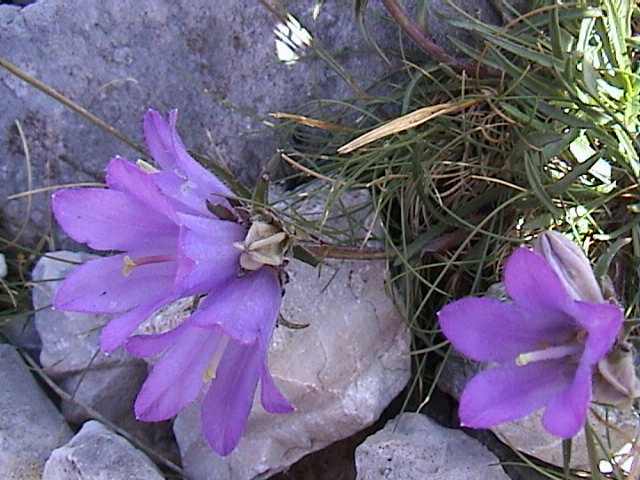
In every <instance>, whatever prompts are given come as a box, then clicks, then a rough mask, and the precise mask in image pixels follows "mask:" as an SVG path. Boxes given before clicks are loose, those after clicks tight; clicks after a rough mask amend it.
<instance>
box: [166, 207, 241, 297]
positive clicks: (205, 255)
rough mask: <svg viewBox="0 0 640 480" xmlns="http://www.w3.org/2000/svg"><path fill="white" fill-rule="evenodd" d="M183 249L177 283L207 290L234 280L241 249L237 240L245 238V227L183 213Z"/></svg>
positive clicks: (181, 216) (193, 289) (198, 289)
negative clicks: (237, 246)
mask: <svg viewBox="0 0 640 480" xmlns="http://www.w3.org/2000/svg"><path fill="white" fill-rule="evenodd" d="M180 222H181V224H182V229H181V232H180V252H181V257H180V258H179V266H178V278H177V280H176V282H177V284H178V285H180V286H181V287H183V288H185V289H188V290H189V291H194V292H205V291H207V290H211V289H214V288H216V287H217V286H219V285H220V284H222V283H226V282H229V281H231V279H232V278H233V277H235V276H236V275H237V274H238V271H239V269H240V264H239V258H240V251H239V250H238V249H237V248H235V247H234V246H233V243H234V242H239V241H242V240H243V239H244V236H245V229H244V228H243V227H242V226H240V225H238V224H236V223H233V222H226V221H223V220H214V219H211V218H204V217H194V216H191V215H180Z"/></svg>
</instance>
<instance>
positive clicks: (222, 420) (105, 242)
mask: <svg viewBox="0 0 640 480" xmlns="http://www.w3.org/2000/svg"><path fill="white" fill-rule="evenodd" d="M176 120H177V113H176V112H175V111H172V112H171V113H170V114H169V116H168V120H167V119H165V118H163V117H162V116H161V115H160V114H159V113H158V112H156V111H149V112H148V113H147V114H146V115H145V118H144V134H145V140H146V143H147V146H148V148H149V151H150V153H151V156H152V157H153V159H154V161H155V162H156V164H157V166H158V168H155V167H152V166H151V165H149V164H147V163H144V162H138V163H137V164H135V163H131V162H129V161H127V160H126V159H124V158H121V157H116V158H114V159H113V160H111V162H110V163H109V165H108V167H107V176H106V183H107V187H108V188H79V189H66V190H60V191H58V192H56V193H55V194H54V195H53V197H52V200H53V211H54V215H55V217H56V220H57V221H58V223H59V224H60V226H61V227H62V228H63V229H64V231H65V232H66V233H67V234H68V235H69V236H70V237H71V238H73V239H74V240H76V241H78V242H81V243H86V244H87V245H88V246H89V247H91V248H92V249H95V250H101V251H108V252H113V251H116V252H120V253H116V254H114V255H110V256H107V257H101V258H98V259H96V260H92V261H90V262H87V263H85V264H83V265H81V266H79V267H78V268H76V269H75V270H74V271H73V272H72V273H71V274H70V275H69V276H68V277H67V278H66V279H65V280H64V282H63V283H62V284H61V286H60V288H59V289H58V291H57V293H56V296H55V299H54V308H56V309H59V310H69V311H76V312H90V313H107V314H113V315H114V318H113V319H112V320H111V321H110V323H109V324H108V325H107V326H106V327H105V328H104V329H103V331H102V334H101V337H100V344H101V348H102V350H103V351H104V352H107V353H108V352H112V351H114V350H115V349H117V348H119V347H120V346H124V347H125V348H126V349H127V350H128V351H129V352H130V353H131V354H132V355H135V356H139V357H148V356H155V355H160V354H161V357H160V359H159V361H158V362H157V363H156V364H155V366H154V367H153V370H152V372H151V373H150V375H149V377H148V378H147V380H146V381H145V383H144V385H143V386H142V389H141V391H140V393H139V395H138V397H137V399H136V402H135V413H136V417H137V418H138V419H140V420H143V421H160V420H165V419H169V418H171V417H173V416H175V415H176V414H177V413H178V412H179V411H180V410H181V409H183V408H184V407H185V406H186V405H188V404H189V403H191V402H193V401H194V400H195V399H196V398H197V397H198V395H199V394H200V392H201V390H202V389H203V387H206V388H207V391H206V394H205V396H204V399H203V403H202V430H203V433H204V436H205V438H206V439H207V441H208V443H209V445H210V446H211V448H212V449H213V450H215V451H216V452H217V453H219V454H220V455H227V454H229V453H230V452H231V451H232V450H233V449H234V448H235V446H236V445H237V443H238V441H239V440H240V437H241V435H242V432H243V430H244V428H245V425H246V421H247V417H248V415H249V412H250V410H251V406H252V404H253V398H254V395H255V391H256V388H257V385H258V382H260V392H261V402H262V405H263V407H264V408H265V410H267V411H269V412H272V413H286V412H290V411H292V409H293V408H292V406H291V405H290V404H289V402H288V401H287V400H286V399H285V398H284V396H283V395H282V394H281V393H280V391H279V390H278V389H277V387H276V385H275V383H274V380H273V378H272V377H271V375H270V373H269V370H268V367H267V350H268V347H269V343H270V339H271V335H272V333H273V329H274V327H275V323H276V320H277V317H278V314H279V311H280V303H281V298H282V288H281V285H280V276H279V272H278V267H279V266H280V264H281V263H282V248H284V244H285V240H286V235H285V234H284V233H283V232H280V231H279V230H278V228H277V226H275V225H272V224H270V223H268V222H262V221H254V222H253V223H251V222H250V221H248V219H247V218H246V215H242V212H240V211H238V209H237V208H234V207H233V206H232V205H231V203H230V202H229V198H230V197H232V193H231V191H230V190H229V189H228V188H227V187H226V186H225V185H224V184H223V183H222V182H221V181H220V180H219V179H217V178H216V177H215V176H214V175H212V174H211V173H210V172H209V171H207V170H206V169H205V168H203V167H202V166H201V165H200V164H199V163H197V162H196V161H195V160H194V159H193V158H192V157H191V156H190V155H189V154H188V152H187V150H186V148H185V146H184V144H183V142H182V140H181V139H180V137H179V135H178V133H177V131H176ZM212 212H223V213H224V214H223V215H222V214H220V213H218V214H214V213H212ZM195 295H198V296H200V297H202V298H201V301H200V303H199V305H198V308H197V310H196V311H195V312H193V313H192V314H191V316H190V317H189V318H188V319H187V320H185V321H184V322H183V323H182V324H181V325H179V326H178V327H177V328H175V329H173V330H170V331H168V332H165V333H162V334H158V335H135V332H136V330H137V329H138V327H139V326H140V324H141V323H143V322H144V321H145V320H146V319H148V318H149V317H150V316H151V315H152V314H153V313H154V312H156V311H157V310H159V309H161V308H163V307H164V306H166V305H169V304H171V303H173V302H175V301H177V300H178V299H180V298H184V297H191V296H195Z"/></svg>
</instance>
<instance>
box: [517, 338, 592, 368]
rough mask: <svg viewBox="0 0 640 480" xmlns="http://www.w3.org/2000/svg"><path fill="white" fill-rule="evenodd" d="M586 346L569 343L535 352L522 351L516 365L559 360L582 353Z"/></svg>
mask: <svg viewBox="0 0 640 480" xmlns="http://www.w3.org/2000/svg"><path fill="white" fill-rule="evenodd" d="M583 348H584V346H583V345H580V344H577V343H573V344H568V345H560V346H558V347H550V348H544V349H542V350H535V351H533V352H527V353H521V354H520V355H518V356H517V357H516V365H518V366H519V367H524V366H525V365H528V364H530V363H532V362H540V361H543V360H557V359H559V358H564V357H569V356H571V355H575V354H576V353H580V352H581V351H582V350H583Z"/></svg>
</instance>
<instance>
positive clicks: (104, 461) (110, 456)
mask: <svg viewBox="0 0 640 480" xmlns="http://www.w3.org/2000/svg"><path fill="white" fill-rule="evenodd" d="M63 479H64V480H133V479H135V480H162V479H163V477H162V475H161V474H160V472H159V471H158V469H157V468H156V466H155V465H154V464H153V463H152V462H151V460H149V459H148V458H147V457H146V455H145V454H144V453H142V452H141V451H140V450H137V449H136V448H134V447H133V446H132V445H131V444H130V443H129V442H127V441H126V440H125V439H124V438H122V437H120V436H118V435H116V434H115V433H113V432H111V431H110V430H108V429H107V428H105V427H104V426H103V425H102V424H101V423H99V422H96V421H90V422H87V423H85V424H84V425H83V426H82V429H81V430H80V431H79V432H78V433H77V434H76V435H75V436H74V437H73V438H72V439H71V441H70V442H69V443H67V444H66V445H64V446H62V447H60V448H58V449H56V450H55V451H54V452H53V454H52V455H51V457H50V458H49V460H47V464H46V465H45V468H44V474H43V475H42V480H63Z"/></svg>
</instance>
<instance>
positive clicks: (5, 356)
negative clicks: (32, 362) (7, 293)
mask: <svg viewBox="0 0 640 480" xmlns="http://www.w3.org/2000/svg"><path fill="white" fill-rule="evenodd" d="M0 385H2V388H0V478H2V479H6V480H39V479H40V475H41V474H42V468H43V467H44V463H45V461H46V460H47V458H49V455H50V454H51V451H52V450H53V449H55V448H57V447H59V446H60V445H62V444H64V443H65V442H66V441H67V440H68V439H69V438H71V435H72V434H71V430H70V429H69V427H68V426H67V424H66V423H65V421H64V419H63V418H62V415H61V414H60V412H59V411H58V410H57V409H56V407H55V406H54V405H53V403H51V400H49V399H48V398H47V396H46V395H45V393H44V392H43V391H42V390H41V389H40V387H39V386H38V384H37V383H36V381H35V379H34V378H33V376H32V375H31V373H30V372H29V369H28V368H27V366H26V365H25V364H24V363H23V361H22V359H21V358H20V355H18V352H16V350H15V349H14V348H13V347H11V346H9V345H0Z"/></svg>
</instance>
